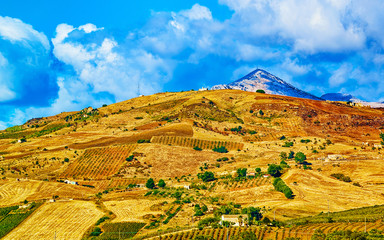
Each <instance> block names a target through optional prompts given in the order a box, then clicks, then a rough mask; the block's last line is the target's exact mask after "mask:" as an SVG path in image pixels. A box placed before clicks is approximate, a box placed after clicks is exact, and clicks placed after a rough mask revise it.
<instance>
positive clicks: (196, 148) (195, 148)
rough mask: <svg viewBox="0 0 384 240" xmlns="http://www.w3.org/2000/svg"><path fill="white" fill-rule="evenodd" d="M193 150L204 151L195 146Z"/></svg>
mask: <svg viewBox="0 0 384 240" xmlns="http://www.w3.org/2000/svg"><path fill="white" fill-rule="evenodd" d="M193 149H194V150H196V151H202V150H203V149H201V148H199V147H198V146H195V147H194V148H193Z"/></svg>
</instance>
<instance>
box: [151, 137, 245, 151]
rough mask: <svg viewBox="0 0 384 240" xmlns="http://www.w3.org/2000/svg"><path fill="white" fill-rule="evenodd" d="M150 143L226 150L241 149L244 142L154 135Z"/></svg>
mask: <svg viewBox="0 0 384 240" xmlns="http://www.w3.org/2000/svg"><path fill="white" fill-rule="evenodd" d="M151 143H159V144H164V145H176V146H181V147H190V148H193V147H199V148H201V149H213V148H217V147H221V146H224V147H225V148H227V149H228V150H238V149H240V150H241V149H243V147H244V144H243V143H238V142H229V141H210V140H202V139H197V138H190V137H179V136H154V137H152V139H151Z"/></svg>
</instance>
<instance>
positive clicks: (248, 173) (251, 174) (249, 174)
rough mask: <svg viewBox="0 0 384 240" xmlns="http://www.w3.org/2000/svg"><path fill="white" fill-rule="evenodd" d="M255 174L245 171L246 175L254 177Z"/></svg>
mask: <svg viewBox="0 0 384 240" xmlns="http://www.w3.org/2000/svg"><path fill="white" fill-rule="evenodd" d="M254 176H256V173H255V172H247V177H254Z"/></svg>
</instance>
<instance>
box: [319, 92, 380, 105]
mask: <svg viewBox="0 0 384 240" xmlns="http://www.w3.org/2000/svg"><path fill="white" fill-rule="evenodd" d="M321 98H322V99H324V100H328V101H337V102H351V103H357V104H360V105H362V106H369V107H372V108H384V103H382V102H367V101H364V100H361V99H358V98H356V97H354V96H352V95H351V94H345V93H327V94H324V95H322V96H321Z"/></svg>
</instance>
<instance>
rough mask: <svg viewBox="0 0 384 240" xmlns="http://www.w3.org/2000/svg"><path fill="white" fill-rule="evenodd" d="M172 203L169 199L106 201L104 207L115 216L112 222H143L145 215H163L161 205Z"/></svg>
mask: <svg viewBox="0 0 384 240" xmlns="http://www.w3.org/2000/svg"><path fill="white" fill-rule="evenodd" d="M165 201H172V200H171V199H158V200H149V199H131V200H123V201H106V202H104V205H105V206H106V207H107V209H108V210H110V211H112V212H113V213H114V214H116V218H115V219H113V222H145V221H146V220H145V218H144V217H145V216H147V215H159V214H164V209H165V208H166V207H167V206H166V205H165V206H164V207H161V203H163V202H165Z"/></svg>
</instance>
